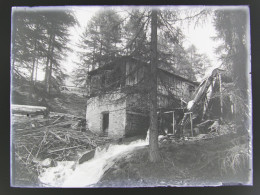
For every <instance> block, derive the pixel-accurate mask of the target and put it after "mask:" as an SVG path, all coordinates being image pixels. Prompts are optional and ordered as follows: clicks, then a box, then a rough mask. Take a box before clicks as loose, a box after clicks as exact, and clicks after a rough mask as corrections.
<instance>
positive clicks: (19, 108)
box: [11, 104, 49, 116]
mask: <svg viewBox="0 0 260 195" xmlns="http://www.w3.org/2000/svg"><path fill="white" fill-rule="evenodd" d="M11 109H12V114H21V115H27V116H36V115H44V116H47V115H48V114H49V110H48V109H47V108H46V107H43V106H29V105H18V104H12V105H11Z"/></svg>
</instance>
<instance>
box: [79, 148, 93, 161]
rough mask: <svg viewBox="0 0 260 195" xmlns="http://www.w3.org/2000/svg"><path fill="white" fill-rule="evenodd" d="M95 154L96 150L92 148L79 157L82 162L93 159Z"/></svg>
mask: <svg viewBox="0 0 260 195" xmlns="http://www.w3.org/2000/svg"><path fill="white" fill-rule="evenodd" d="M94 156H95V150H90V151H88V152H86V153H85V154H83V155H82V156H81V157H80V159H79V164H82V163H84V162H86V161H88V160H90V159H92V158H93V157H94Z"/></svg>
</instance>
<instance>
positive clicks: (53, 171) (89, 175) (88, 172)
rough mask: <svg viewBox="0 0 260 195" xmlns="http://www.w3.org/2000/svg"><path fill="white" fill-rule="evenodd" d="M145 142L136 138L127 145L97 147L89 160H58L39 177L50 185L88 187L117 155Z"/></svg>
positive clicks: (96, 180)
mask: <svg viewBox="0 0 260 195" xmlns="http://www.w3.org/2000/svg"><path fill="white" fill-rule="evenodd" d="M147 144H148V142H147V140H146V141H144V140H137V141H134V142H131V143H130V144H127V145H126V144H122V145H110V146H109V147H108V148H107V149H106V148H104V149H103V150H99V149H97V150H96V152H95V156H94V158H92V159H91V160H89V161H86V162H84V163H82V164H78V163H77V162H74V161H63V162H58V163H57V166H56V167H50V168H47V169H45V170H43V172H42V173H41V174H40V176H39V179H40V181H41V182H42V183H44V184H45V185H46V186H50V187H88V186H90V185H93V184H95V183H97V182H98V181H99V180H100V179H101V177H102V176H103V174H104V172H105V171H106V170H108V169H109V168H110V167H111V166H112V165H113V164H114V160H115V159H116V158H117V157H119V156H120V155H122V154H124V153H126V152H130V151H132V150H133V149H135V148H136V147H139V146H145V145H147Z"/></svg>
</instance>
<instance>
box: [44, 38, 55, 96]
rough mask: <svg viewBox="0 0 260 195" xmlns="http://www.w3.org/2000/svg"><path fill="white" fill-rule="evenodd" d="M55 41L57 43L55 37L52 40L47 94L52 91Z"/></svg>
mask: <svg viewBox="0 0 260 195" xmlns="http://www.w3.org/2000/svg"><path fill="white" fill-rule="evenodd" d="M54 41H55V35H54V36H53V38H52V48H51V54H50V66H49V71H48V74H49V75H48V79H47V85H46V87H47V93H50V91H51V75H52V65H53V50H54Z"/></svg>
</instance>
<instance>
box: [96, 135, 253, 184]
mask: <svg viewBox="0 0 260 195" xmlns="http://www.w3.org/2000/svg"><path fill="white" fill-rule="evenodd" d="M247 143H248V136H247V135H241V134H227V135H221V136H216V137H213V138H211V139H205V140H204V139H200V140H186V141H184V140H183V141H179V142H177V141H170V140H166V141H163V142H162V143H161V144H160V154H161V161H160V162H158V163H150V162H149V160H148V146H147V147H143V148H137V149H135V150H134V151H133V152H132V153H128V154H125V155H123V156H120V157H119V158H118V159H117V160H116V162H115V164H114V165H113V166H112V167H111V168H110V169H109V170H107V171H106V172H105V174H104V176H103V177H102V178H101V180H100V181H99V182H98V183H97V184H95V185H93V187H151V186H215V185H239V184H241V183H242V184H247V183H248V182H249V169H250V168H249V155H248V152H249V150H248V144H247Z"/></svg>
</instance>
